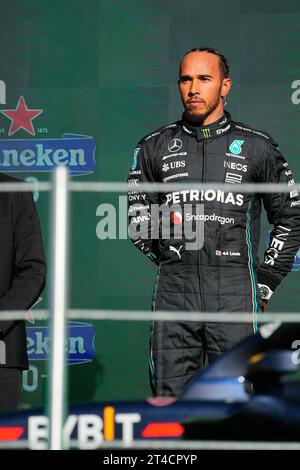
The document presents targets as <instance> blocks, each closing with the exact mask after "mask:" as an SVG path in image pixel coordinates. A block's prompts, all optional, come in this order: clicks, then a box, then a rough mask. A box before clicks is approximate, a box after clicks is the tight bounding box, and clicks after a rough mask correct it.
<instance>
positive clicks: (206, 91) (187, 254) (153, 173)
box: [128, 48, 300, 396]
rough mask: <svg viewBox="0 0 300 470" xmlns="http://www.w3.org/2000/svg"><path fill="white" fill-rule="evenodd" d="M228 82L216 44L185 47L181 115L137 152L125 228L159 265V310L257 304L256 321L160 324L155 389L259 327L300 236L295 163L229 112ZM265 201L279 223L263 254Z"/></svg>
mask: <svg viewBox="0 0 300 470" xmlns="http://www.w3.org/2000/svg"><path fill="white" fill-rule="evenodd" d="M231 83H232V82H231V79H230V78H229V67H228V63H227V60H226V58H225V57H224V55H223V54H221V53H219V52H218V51H216V50H214V49H211V48H201V49H192V50H191V51H189V52H187V53H186V54H185V55H184V57H183V59H182V61H181V64H180V71H179V81H178V84H179V90H180V94H181V99H182V103H183V106H184V109H185V111H184V113H183V115H182V119H181V120H180V121H177V122H174V123H173V124H169V125H167V126H164V127H161V128H160V129H158V130H156V131H154V132H152V133H151V134H149V135H147V136H146V137H144V138H143V139H141V140H140V141H139V143H138V144H137V147H136V148H135V150H134V155H133V162H132V165H131V168H130V173H129V178H128V182H129V186H130V188H129V193H128V199H129V232H130V237H131V239H132V241H133V243H134V244H135V246H136V247H137V248H139V249H140V250H141V251H142V252H143V253H144V254H145V255H146V256H148V258H150V259H151V260H152V261H154V262H155V263H156V264H157V265H158V266H159V270H158V276H157V280H156V283H155V288H154V299H153V308H154V309H155V310H169V311H200V312H222V311H223V312H252V322H251V323H250V322H249V323H211V322H206V323H203V322H202V323H200V322H188V321H187V322H166V321H156V322H154V323H152V324H151V334H150V376H151V387H152V391H153V394H154V395H155V396H178V395H180V394H181V393H182V391H183V390H184V388H185V387H186V385H187V383H188V382H189V381H190V380H191V379H192V378H193V377H194V376H195V375H196V374H197V373H198V371H199V370H200V369H201V368H202V367H203V365H204V362H205V360H206V358H207V360H208V362H209V363H211V362H212V361H214V360H215V359H216V358H217V357H218V356H220V355H221V354H222V353H223V352H225V351H227V350H228V349H230V348H232V347H233V346H234V345H235V344H236V343H238V342H239V341H240V340H241V339H242V338H243V337H245V336H246V335H248V334H252V333H253V332H256V331H257V313H258V312H261V311H264V310H265V308H266V305H267V302H268V300H269V299H270V297H271V295H272V293H273V292H274V290H275V289H276V288H277V286H278V285H279V283H280V282H281V280H282V279H283V277H284V276H286V275H287V274H288V272H289V271H290V270H291V267H292V264H293V261H294V257H295V254H296V253H297V250H298V248H299V245H300V199H299V197H298V193H297V191H296V189H295V188H294V185H295V181H294V179H293V175H292V171H291V169H290V167H289V165H288V163H287V162H286V160H285V159H284V158H283V156H282V155H281V153H280V152H279V150H278V145H277V144H276V142H275V141H274V140H273V139H272V137H271V136H270V135H269V134H268V133H266V132H264V131H260V130H256V129H254V128H252V127H250V126H248V125H246V124H242V123H239V122H236V121H233V120H232V118H231V115H230V114H229V113H228V112H227V111H224V104H226V96H227V95H228V93H229V91H230V87H231ZM143 182H159V183H165V187H166V189H165V192H164V193H161V192H159V193H154V192H143V191H142V190H139V185H140V183H143ZM174 182H175V183H177V182H179V183H193V184H195V182H201V183H206V188H207V184H209V183H211V184H214V189H211V190H210V189H205V190H201V188H200V189H190V190H186V189H184V185H182V186H183V189H182V190H179V191H171V190H170V189H168V185H170V183H174ZM216 183H217V184H218V183H220V184H221V185H223V186H222V188H223V189H224V185H225V189H226V184H227V183H230V184H231V185H232V184H235V185H238V184H240V183H284V184H285V183H286V184H287V185H288V187H289V192H286V193H278V192H274V193H270V192H269V193H264V194H262V193H249V192H248V193H246V192H244V193H243V192H242V188H241V191H238V190H237V191H233V192H232V191H224V190H223V189H221V187H220V189H216ZM196 188H197V186H196ZM231 188H232V186H231ZM261 205H263V207H264V208H265V210H266V213H267V217H268V221H269V223H270V224H271V225H272V226H273V230H272V232H271V241H270V244H269V247H268V248H267V250H266V252H265V255H264V259H263V261H262V262H261V263H259V259H258V256H257V252H258V245H259V238H260V213H261ZM157 206H158V207H160V208H161V207H163V208H165V209H169V221H170V236H162V228H161V225H164V224H165V222H162V221H164V220H165V214H164V215H163V216H161V219H160V220H161V222H160V229H159V231H158V235H157V234H156V235H157V236H156V235H155V233H154V232H155V230H153V227H154V226H155V223H154V219H155V217H154V215H153V214H154V212H153V210H152V209H153V207H157ZM164 212H166V211H164ZM145 224H146V225H145ZM195 224H196V225H195ZM145 226H146V230H145ZM184 226H189V229H188V230H184V229H183V227H184ZM195 227H196V228H195ZM179 229H181V230H182V231H181V234H182V236H178V233H179V232H178V230H179ZM175 232H176V233H175ZM190 233H191V234H192V235H193V234H194V236H195V237H196V238H197V235H198V238H199V241H198V244H192V243H191V241H190V239H192V237H190ZM201 234H202V235H203V236H202V237H201Z"/></svg>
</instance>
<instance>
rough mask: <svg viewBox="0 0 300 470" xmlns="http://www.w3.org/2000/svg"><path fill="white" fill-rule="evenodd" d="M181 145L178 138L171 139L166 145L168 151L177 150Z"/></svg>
mask: <svg viewBox="0 0 300 470" xmlns="http://www.w3.org/2000/svg"><path fill="white" fill-rule="evenodd" d="M181 147H182V141H181V140H180V139H172V140H171V142H169V145H168V150H169V152H178V150H180V149H181Z"/></svg>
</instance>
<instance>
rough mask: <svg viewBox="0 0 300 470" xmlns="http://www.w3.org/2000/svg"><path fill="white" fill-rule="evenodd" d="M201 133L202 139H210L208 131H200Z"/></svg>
mask: <svg viewBox="0 0 300 470" xmlns="http://www.w3.org/2000/svg"><path fill="white" fill-rule="evenodd" d="M201 132H202V134H203V137H204V138H205V139H209V138H210V137H211V135H210V129H201Z"/></svg>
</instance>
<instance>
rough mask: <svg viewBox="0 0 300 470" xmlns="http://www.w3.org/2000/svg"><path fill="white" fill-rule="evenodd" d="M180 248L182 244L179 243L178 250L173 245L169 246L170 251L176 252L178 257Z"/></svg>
mask: <svg viewBox="0 0 300 470" xmlns="http://www.w3.org/2000/svg"><path fill="white" fill-rule="evenodd" d="M181 248H182V245H180V247H179V249H178V250H176V248H175V246H172V245H170V246H169V250H170V251H175V253H177V255H178V258H179V259H181V254H180V250H181Z"/></svg>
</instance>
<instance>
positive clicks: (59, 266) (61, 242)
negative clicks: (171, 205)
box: [0, 166, 300, 450]
mask: <svg viewBox="0 0 300 470" xmlns="http://www.w3.org/2000/svg"><path fill="white" fill-rule="evenodd" d="M183 188H184V189H185V190H189V189H198V190H203V191H205V190H215V191H217V190H224V191H226V192H228V191H231V192H239V193H274V192H282V193H289V192H291V190H293V191H294V190H298V191H299V193H300V184H298V183H296V184H295V185H293V186H292V188H291V187H289V186H288V185H287V184H244V183H241V184H238V185H237V184H227V183H226V184H225V183H223V184H211V183H206V184H204V183H192V184H186V183H184V184H183V183H169V184H168V185H167V186H166V185H165V184H164V183H140V184H139V185H138V186H137V187H134V188H128V184H127V183H115V182H105V183H101V182H86V183H82V182H71V181H69V180H68V175H67V170H66V168H65V167H63V166H60V167H58V168H57V169H56V170H55V172H54V179H53V183H50V182H41V183H39V191H41V192H48V191H51V190H52V191H53V198H52V226H53V230H52V246H51V248H52V250H51V257H52V258H53V264H52V270H51V309H50V311H51V315H50V314H49V311H48V310H35V311H34V312H32V317H33V318H35V319H37V320H45V319H49V317H51V331H52V337H53V341H52V351H51V371H50V406H49V418H50V440H49V442H50V446H49V447H50V449H53V450H59V449H62V448H63V447H64V443H63V432H62V428H63V420H64V403H65V325H66V319H67V318H68V319H79V318H80V319H93V320H118V321H120V320H129V321H149V320H167V321H182V320H183V321H204V322H247V321H251V318H252V316H251V315H252V314H250V313H249V312H241V313H230V312H228V313H225V312H222V313H221V312H211V313H205V312H160V311H155V312H145V311H136V312H132V311H131V312H126V311H108V310H85V309H84V310H74V309H67V291H68V289H67V260H68V250H67V247H68V240H67V238H68V194H69V191H73V192H105V193H106V192H127V191H128V190H129V191H130V190H132V189H133V190H134V191H149V192H166V189H167V190H168V191H180V190H181V189H183ZM33 190H35V185H34V184H33V183H1V184H0V192H16V191H17V192H19V191H33ZM27 316H28V312H27V311H2V312H0V320H12V319H16V320H17V319H26V318H27ZM283 319H284V322H286V323H288V322H293V323H294V322H299V321H300V315H299V313H297V312H291V313H285V312H284V313H283V312H279V313H272V314H269V313H262V314H260V313H258V314H257V320H258V321H259V322H263V323H265V322H274V321H282V320H283ZM71 444H72V443H71ZM27 445H28V443H27V441H22V442H15V443H13V444H12V443H9V444H8V443H4V442H2V443H1V444H0V448H3V447H4V446H6V447H5V448H7V447H15V448H20V447H22V446H24V447H26V446H27ZM158 446H159V447H160V448H165V449H167V448H170V449H171V448H172V449H179V448H185V449H271V450H273V449H297V450H299V449H300V444H299V443H293V442H289V443H277V442H274V443H271V442H229V441H228V442H226V441H223V442H221V441H190V442H188V441H185V442H178V441H153V440H152V441H147V442H145V441H134V442H133V443H132V446H130V447H133V448H157V447H158ZM104 447H105V445H104ZM107 447H122V443H120V442H115V443H109V445H108V446H107Z"/></svg>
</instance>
